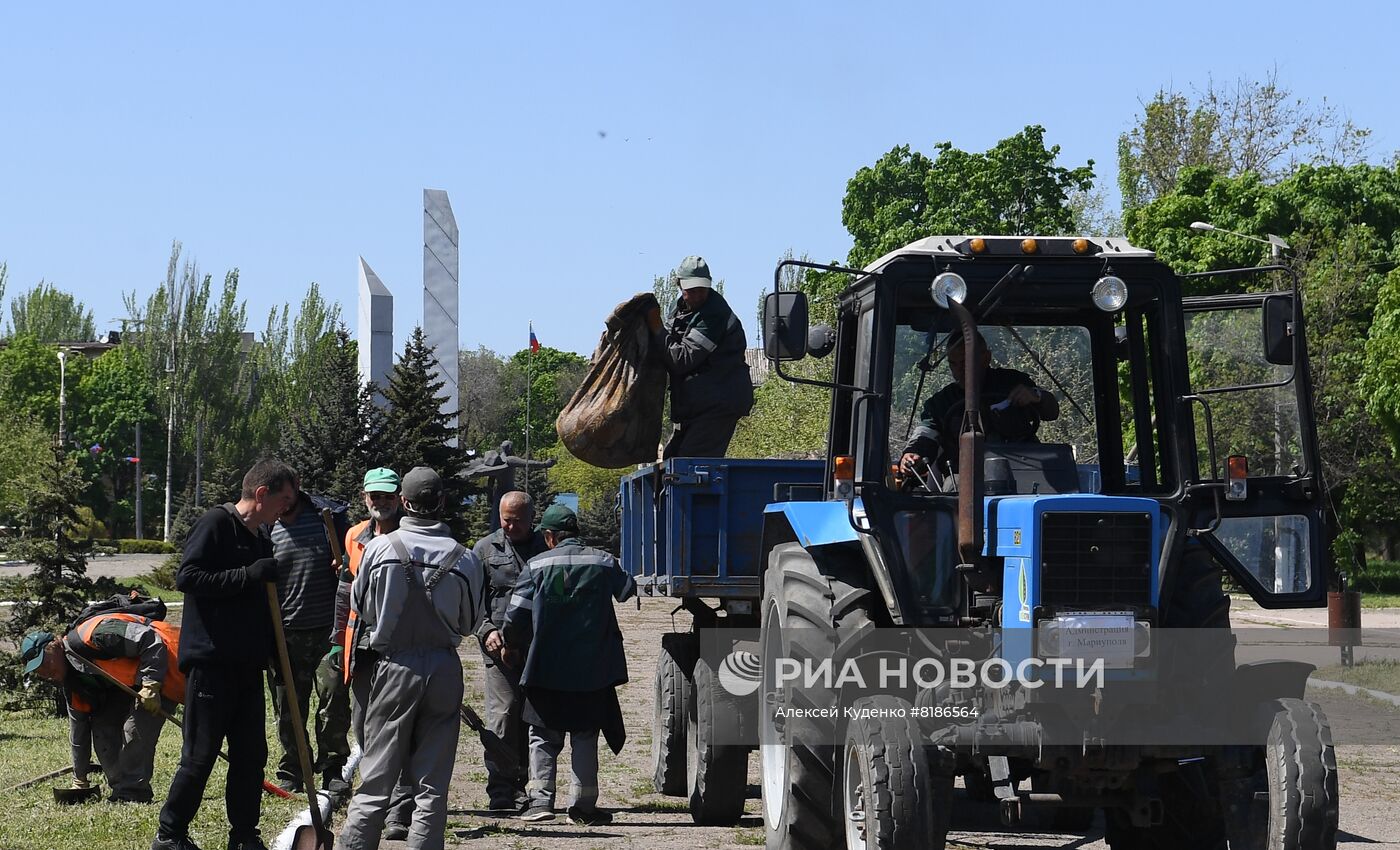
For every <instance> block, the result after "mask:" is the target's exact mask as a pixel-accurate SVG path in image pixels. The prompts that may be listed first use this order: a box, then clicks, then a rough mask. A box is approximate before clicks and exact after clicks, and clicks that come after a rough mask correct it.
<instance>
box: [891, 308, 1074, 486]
mask: <svg viewBox="0 0 1400 850" xmlns="http://www.w3.org/2000/svg"><path fill="white" fill-rule="evenodd" d="M917 324H924V323H922V322H916V323H915V324H912V325H911V324H900V325H898V326H897V327H896V340H895V352H894V356H895V363H894V372H893V377H894V380H893V386H892V390H893V393H892V407H891V412H890V435H889V446H890V449H891V451H892V452H894V453H895V458H894V459H893V461H892V462H897V461H898V458H899V455H900V454H902V452H903V449H904V448H906V447H909V446H911V445H913V444H915V443H916V441H918V440H919V439H920V437H923V438H924V442H923V444H922V446H921V447H922V448H927V447H928V445H929V444H928V440H930V439H936V440H937V441H938V442H939V443H941V446H940V447H941V448H942V449H943V452H944V454H945V455H947V454H949V453H950V451H951V447H952V445H953V442H954V441H955V440H956V436H957V428H958V424H959V423H960V421H961V417H962V412H963V393H962V389H961V387H960V386H958V385H957V383H956V382H955V381H954V380H953V375H952V372H951V370H950V369H949V365H948V353H949V352H948V334H947V333H945V332H941V331H924V330H920V329H918V327H916V325H917ZM981 332H982V335H983V337H984V338H985V339H986V343H987V349H988V353H989V355H990V362H989V363H988V366H987V371H986V372H985V373H984V377H983V398H982V411H983V416H982V421H983V427H984V428H985V429H986V431H987V442H988V444H989V445H996V444H1001V443H1042V444H1062V445H1066V446H1068V447H1069V451H1070V453H1071V455H1072V457H1073V458H1074V459H1075V462H1076V463H1077V464H1079V465H1080V467H1081V480H1082V484H1084V485H1087V486H1086V487H1085V489H1097V487H1096V477H1095V475H1094V473H1093V470H1094V469H1095V465H1096V464H1097V462H1098V443H1097V438H1096V427H1095V410H1094V389H1093V369H1092V359H1091V348H1090V336H1089V331H1088V329H1087V328H1085V327H1083V326H1078V325H995V324H991V325H986V326H983V327H982V328H981ZM1021 386H1024V387H1025V388H1026V390H1027V391H1028V392H1029V394H1030V396H1039V397H1041V398H1043V397H1044V396H1045V395H1053V397H1054V398H1053V400H1047V401H1046V402H1043V403H1041V404H1038V405H1037V404H1029V403H1026V402H1027V400H1028V397H1027V393H1021V392H1017V390H1016V388H1017V387H1021ZM1018 402H1019V403H1018ZM1056 408H1057V409H1056ZM932 435H936V437H934V436H932ZM919 453H920V454H927V452H926V451H920V452H919Z"/></svg>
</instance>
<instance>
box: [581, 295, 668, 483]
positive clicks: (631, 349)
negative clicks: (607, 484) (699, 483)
mask: <svg viewBox="0 0 1400 850" xmlns="http://www.w3.org/2000/svg"><path fill="white" fill-rule="evenodd" d="M656 306H657V303H656V296H655V295H652V294H651V293H650V292H643V293H640V294H638V295H634V296H633V297H632V298H630V299H628V300H627V301H624V302H623V303H621V304H619V305H617V307H615V308H613V311H612V314H611V315H609V316H608V320H607V330H605V331H603V336H602V337H601V338H600V339H599V340H598V348H597V349H596V350H595V351H594V352H593V360H592V362H591V364H590V367H589V370H588V376H587V377H585V378H584V379H583V383H582V384H580V385H579V388H578V389H577V390H575V391H574V395H573V397H572V398H570V399H569V403H568V404H566V405H564V409H563V410H562V411H560V412H559V418H558V419H556V420H555V421H554V427H555V428H556V429H558V431H559V439H560V440H563V441H564V446H565V448H567V449H568V450H569V453H570V454H572V455H573V456H574V457H576V458H578V459H579V460H581V461H584V462H585V463H591V464H593V465H594V466H601V467H604V468H606V469H612V468H616V467H620V466H630V465H632V464H634V463H651V462H653V461H655V460H656V456H657V445H658V444H659V443H660V442H661V411H662V407H663V405H664V403H665V400H666V367H665V366H663V365H662V363H661V360H660V359H659V358H657V357H655V356H653V355H652V352H651V349H652V345H653V343H652V339H651V335H650V334H649V333H648V332H647V323H646V315H647V311H648V310H651V309H652V308H653V307H656Z"/></svg>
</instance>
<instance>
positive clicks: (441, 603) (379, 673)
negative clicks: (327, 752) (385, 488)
mask: <svg viewBox="0 0 1400 850" xmlns="http://www.w3.org/2000/svg"><path fill="white" fill-rule="evenodd" d="M402 497H403V509H404V514H405V516H404V518H403V520H402V521H401V522H400V523H399V528H398V530H397V531H394V532H391V533H389V534H385V535H383V536H380V537H376V538H375V539H374V540H372V541H371V542H370V544H369V545H368V546H367V547H366V548H365V552H364V556H363V559H362V560H361V562H360V568H359V570H358V572H357V573H356V575H355V581H354V584H353V585H352V586H351V589H350V604H351V610H352V611H354V612H355V616H356V618H357V619H358V620H359V621H360V623H361V624H362V626H361V627H362V628H364V629H368V631H369V646H370V649H371V650H372V651H373V652H375V653H377V654H378V658H377V659H376V660H375V662H374V663H375V669H374V672H373V676H372V680H371V685H370V693H369V701H368V704H367V706H366V708H365V720H364V726H365V740H364V742H363V746H364V754H365V755H364V760H363V761H361V763H360V787H359V788H358V789H356V791H355V796H354V798H353V799H352V800H351V801H350V809H349V811H348V812H346V815H345V827H344V829H343V830H342V832H341V835H340V840H339V842H338V845H337V846H339V847H341V848H345V850H364V848H376V847H378V846H379V839H380V833H381V832H382V830H383V828H384V817H385V814H386V813H387V811H388V808H389V803H390V800H391V799H392V797H393V790H394V785H395V783H396V782H397V780H398V779H399V776H400V774H401V773H403V772H404V771H407V778H411V780H412V782H413V785H414V787H415V789H416V793H415V795H414V807H413V809H414V811H413V824H412V826H411V827H410V828H409V834H408V846H409V847H412V848H415V850H440V848H442V847H443V844H444V832H445V830H446V827H447V789H448V784H449V782H450V780H451V778H452V767H453V763H454V762H455V761H456V756H457V737H458V733H459V731H460V728H461V720H460V714H459V712H460V710H461V705H462V690H463V688H462V662H461V659H460V658H459V657H458V655H457V645H458V644H460V643H461V641H462V636H463V635H469V634H472V632H473V631H474V630H475V629H476V627H477V624H478V623H479V622H480V621H481V617H482V614H483V611H484V610H485V605H486V600H485V596H484V592H483V587H484V581H483V578H482V570H481V562H480V561H478V560H477V558H476V556H475V555H473V554H472V553H471V552H469V551H467V549H466V548H465V547H463V546H462V545H460V544H459V543H457V541H455V540H453V539H452V537H451V534H450V532H449V531H448V529H447V525H446V524H444V523H443V522H441V521H439V520H438V519H437V517H439V516H440V515H441V512H442V508H443V486H442V479H441V478H440V477H439V476H438V474H437V473H436V472H434V471H433V470H431V469H428V468H427V467H424V466H418V467H414V468H413V470H412V471H411V472H409V473H408V474H407V475H405V476H404V477H403V490H402Z"/></svg>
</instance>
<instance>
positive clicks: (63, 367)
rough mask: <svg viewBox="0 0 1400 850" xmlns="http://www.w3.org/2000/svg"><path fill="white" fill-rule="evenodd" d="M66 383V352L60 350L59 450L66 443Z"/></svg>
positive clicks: (65, 350)
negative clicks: (64, 420) (64, 419)
mask: <svg viewBox="0 0 1400 850" xmlns="http://www.w3.org/2000/svg"><path fill="white" fill-rule="evenodd" d="M67 381H68V350H67V349H64V348H60V349H59V350H58V445H59V447H60V448H61V447H62V446H63V445H64V444H65V443H67V442H68V434H67V432H66V431H65V430H64V427H63V425H64V422H63V418H64V408H65V407H66V406H67V393H66V392H65V384H66V383H67Z"/></svg>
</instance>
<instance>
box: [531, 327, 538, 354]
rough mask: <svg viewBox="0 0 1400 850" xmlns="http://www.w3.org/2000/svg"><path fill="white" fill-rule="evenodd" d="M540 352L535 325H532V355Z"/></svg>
mask: <svg viewBox="0 0 1400 850" xmlns="http://www.w3.org/2000/svg"><path fill="white" fill-rule="evenodd" d="M539 350H540V341H539V340H537V339H535V323H534V322H531V323H530V353H531V354H534V353H536V352H538V351H539Z"/></svg>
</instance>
